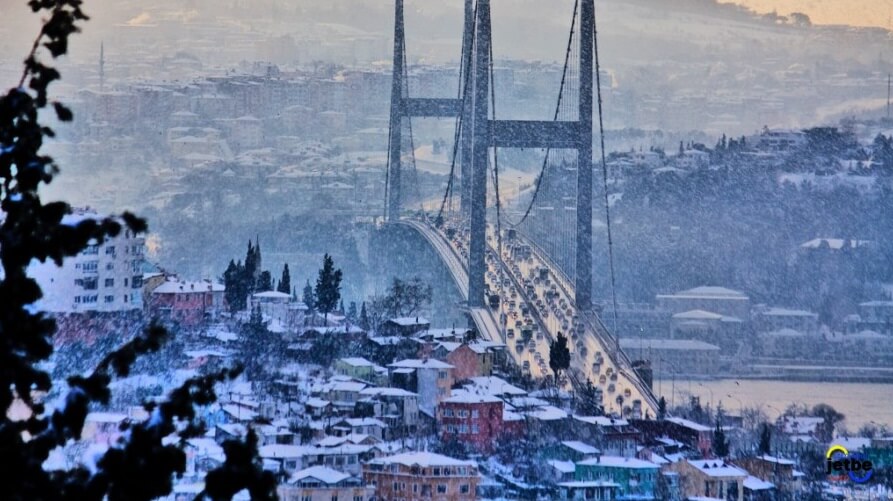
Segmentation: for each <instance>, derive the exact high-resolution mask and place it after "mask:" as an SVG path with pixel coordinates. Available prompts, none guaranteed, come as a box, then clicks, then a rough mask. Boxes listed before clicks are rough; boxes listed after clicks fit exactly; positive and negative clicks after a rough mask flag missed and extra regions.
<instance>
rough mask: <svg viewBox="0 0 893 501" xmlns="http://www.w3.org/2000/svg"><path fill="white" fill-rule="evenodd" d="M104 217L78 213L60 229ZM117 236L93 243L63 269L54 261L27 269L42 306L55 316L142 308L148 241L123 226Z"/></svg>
mask: <svg viewBox="0 0 893 501" xmlns="http://www.w3.org/2000/svg"><path fill="white" fill-rule="evenodd" d="M103 217H104V216H102V215H100V214H98V213H97V212H95V211H93V210H91V209H89V208H87V209H74V211H73V213H72V214H68V215H66V216H63V218H62V224H63V225H68V226H74V225H77V224H78V223H80V222H81V221H85V220H87V219H102V218H103ZM121 224H122V229H121V232H120V233H119V234H118V236H116V237H111V238H109V239H107V240H106V241H104V242H102V243H99V242H93V243H91V244H90V245H88V246H87V247H86V248H85V249H84V250H82V251H81V252H80V253H78V254H77V255H75V256H72V257H67V258H65V260H64V261H63V263H62V266H56V263H54V262H53V261H52V260H51V259H48V260H47V261H45V262H42V263H41V262H38V261H34V262H33V263H32V264H31V266H29V268H28V274H29V275H30V276H31V277H33V278H34V279H35V280H36V281H37V284H38V285H39V286H40V289H41V291H42V292H43V297H42V298H41V299H40V300H39V302H38V306H39V307H40V309H41V310H43V311H47V312H51V313H79V312H92V311H95V312H124V311H132V310H139V309H141V308H142V307H143V295H142V286H143V263H144V261H145V257H144V249H145V238H143V237H142V236H140V235H136V234H134V233H133V232H131V231H130V230H129V229H127V228H126V226H124V224H123V221H121Z"/></svg>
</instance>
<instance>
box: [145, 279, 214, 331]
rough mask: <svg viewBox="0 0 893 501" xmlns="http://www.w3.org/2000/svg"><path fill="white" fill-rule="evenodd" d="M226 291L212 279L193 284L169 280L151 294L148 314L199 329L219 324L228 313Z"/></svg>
mask: <svg viewBox="0 0 893 501" xmlns="http://www.w3.org/2000/svg"><path fill="white" fill-rule="evenodd" d="M225 290H226V289H225V288H224V286H223V285H221V284H218V283H214V282H211V281H209V280H202V281H200V282H190V281H181V280H179V279H177V278H176V277H169V278H168V280H166V281H165V282H164V283H162V284H161V285H159V286H158V287H156V288H155V289H154V290H152V292H151V293H150V294H149V298H148V302H147V309H148V314H149V316H150V317H152V318H158V319H160V320H162V321H165V322H172V323H176V324H179V325H180V326H184V327H196V326H198V325H200V324H202V323H205V322H212V321H215V320H216V319H217V318H218V317H219V316H220V314H221V313H223V312H224V311H225V309H226V301H225V299H224V292H225Z"/></svg>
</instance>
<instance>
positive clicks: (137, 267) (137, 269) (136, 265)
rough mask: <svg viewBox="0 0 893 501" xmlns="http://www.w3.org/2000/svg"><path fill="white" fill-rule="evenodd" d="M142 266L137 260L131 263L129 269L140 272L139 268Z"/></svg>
mask: <svg viewBox="0 0 893 501" xmlns="http://www.w3.org/2000/svg"><path fill="white" fill-rule="evenodd" d="M142 266H143V264H142V263H141V262H139V261H134V262H133V263H132V266H131V270H133V273H139V272H140V268H142Z"/></svg>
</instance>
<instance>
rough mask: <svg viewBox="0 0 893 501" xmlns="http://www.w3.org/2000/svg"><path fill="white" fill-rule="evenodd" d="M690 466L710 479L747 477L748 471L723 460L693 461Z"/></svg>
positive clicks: (690, 461) (689, 462)
mask: <svg viewBox="0 0 893 501" xmlns="http://www.w3.org/2000/svg"><path fill="white" fill-rule="evenodd" d="M688 464H690V465H692V466H694V467H695V468H697V469H698V471H700V472H701V473H703V474H705V475H707V476H709V477H745V478H746V477H747V475H748V473H747V470H745V469H743V468H738V467H737V466H735V465H732V464H729V463H726V462H725V461H723V460H721V459H692V460H689V461H688Z"/></svg>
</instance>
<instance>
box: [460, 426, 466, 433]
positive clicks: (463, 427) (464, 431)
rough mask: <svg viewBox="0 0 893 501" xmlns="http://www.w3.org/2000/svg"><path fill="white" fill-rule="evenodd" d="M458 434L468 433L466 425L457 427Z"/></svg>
mask: <svg viewBox="0 0 893 501" xmlns="http://www.w3.org/2000/svg"><path fill="white" fill-rule="evenodd" d="M459 433H468V425H467V424H460V425H459Z"/></svg>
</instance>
